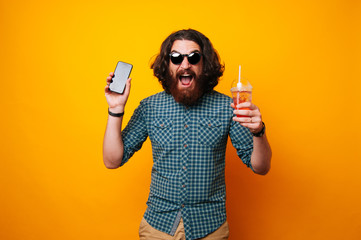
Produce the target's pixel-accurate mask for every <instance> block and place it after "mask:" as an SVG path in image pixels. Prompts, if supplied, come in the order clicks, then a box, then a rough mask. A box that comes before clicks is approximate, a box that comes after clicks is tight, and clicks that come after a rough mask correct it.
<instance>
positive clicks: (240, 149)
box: [229, 121, 253, 170]
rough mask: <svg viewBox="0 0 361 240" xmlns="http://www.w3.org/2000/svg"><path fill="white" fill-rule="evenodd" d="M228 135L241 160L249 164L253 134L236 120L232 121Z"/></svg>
mask: <svg viewBox="0 0 361 240" xmlns="http://www.w3.org/2000/svg"><path fill="white" fill-rule="evenodd" d="M229 136H230V138H231V142H232V145H233V147H235V148H236V149H237V155H238V156H239V157H240V158H241V160H242V162H243V163H244V164H246V165H247V167H250V168H251V169H252V166H251V155H252V152H253V136H252V133H251V132H250V131H249V129H248V128H246V127H243V126H242V125H241V124H239V123H238V122H235V121H232V124H231V128H230V132H229ZM252 170H253V169H252Z"/></svg>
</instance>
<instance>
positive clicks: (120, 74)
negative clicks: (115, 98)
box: [109, 61, 133, 94]
mask: <svg viewBox="0 0 361 240" xmlns="http://www.w3.org/2000/svg"><path fill="white" fill-rule="evenodd" d="M132 68H133V65H132V64H129V63H125V62H121V61H119V62H118V63H117V66H116V68H115V71H114V76H113V78H112V81H111V82H110V84H109V89H110V91H113V92H116V93H120V94H122V93H123V92H124V89H125V83H126V82H127V79H128V78H129V75H130V72H131V71H132Z"/></svg>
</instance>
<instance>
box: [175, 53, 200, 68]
mask: <svg viewBox="0 0 361 240" xmlns="http://www.w3.org/2000/svg"><path fill="white" fill-rule="evenodd" d="M169 56H170V60H171V62H172V63H173V64H175V65H179V64H181V63H182V62H183V59H184V57H187V59H188V62H189V63H190V64H192V65H195V64H197V63H199V61H200V60H201V56H202V54H200V53H199V52H192V53H190V54H180V53H177V52H172V53H170V54H169Z"/></svg>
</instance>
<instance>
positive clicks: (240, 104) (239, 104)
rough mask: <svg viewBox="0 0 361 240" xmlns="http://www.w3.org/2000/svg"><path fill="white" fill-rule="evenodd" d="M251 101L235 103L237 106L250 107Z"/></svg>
mask: <svg viewBox="0 0 361 240" xmlns="http://www.w3.org/2000/svg"><path fill="white" fill-rule="evenodd" d="M251 106H252V103H251V102H242V103H238V104H237V106H236V107H237V108H251Z"/></svg>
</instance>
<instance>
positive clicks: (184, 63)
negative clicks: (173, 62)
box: [180, 57, 191, 69]
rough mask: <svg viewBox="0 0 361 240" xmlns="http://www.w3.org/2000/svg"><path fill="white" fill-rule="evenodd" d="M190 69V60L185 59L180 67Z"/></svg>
mask: <svg viewBox="0 0 361 240" xmlns="http://www.w3.org/2000/svg"><path fill="white" fill-rule="evenodd" d="M190 67H191V64H190V63H189V62H188V58H187V57H184V58H183V61H182V63H181V65H180V68H183V69H189V68H190Z"/></svg>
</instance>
